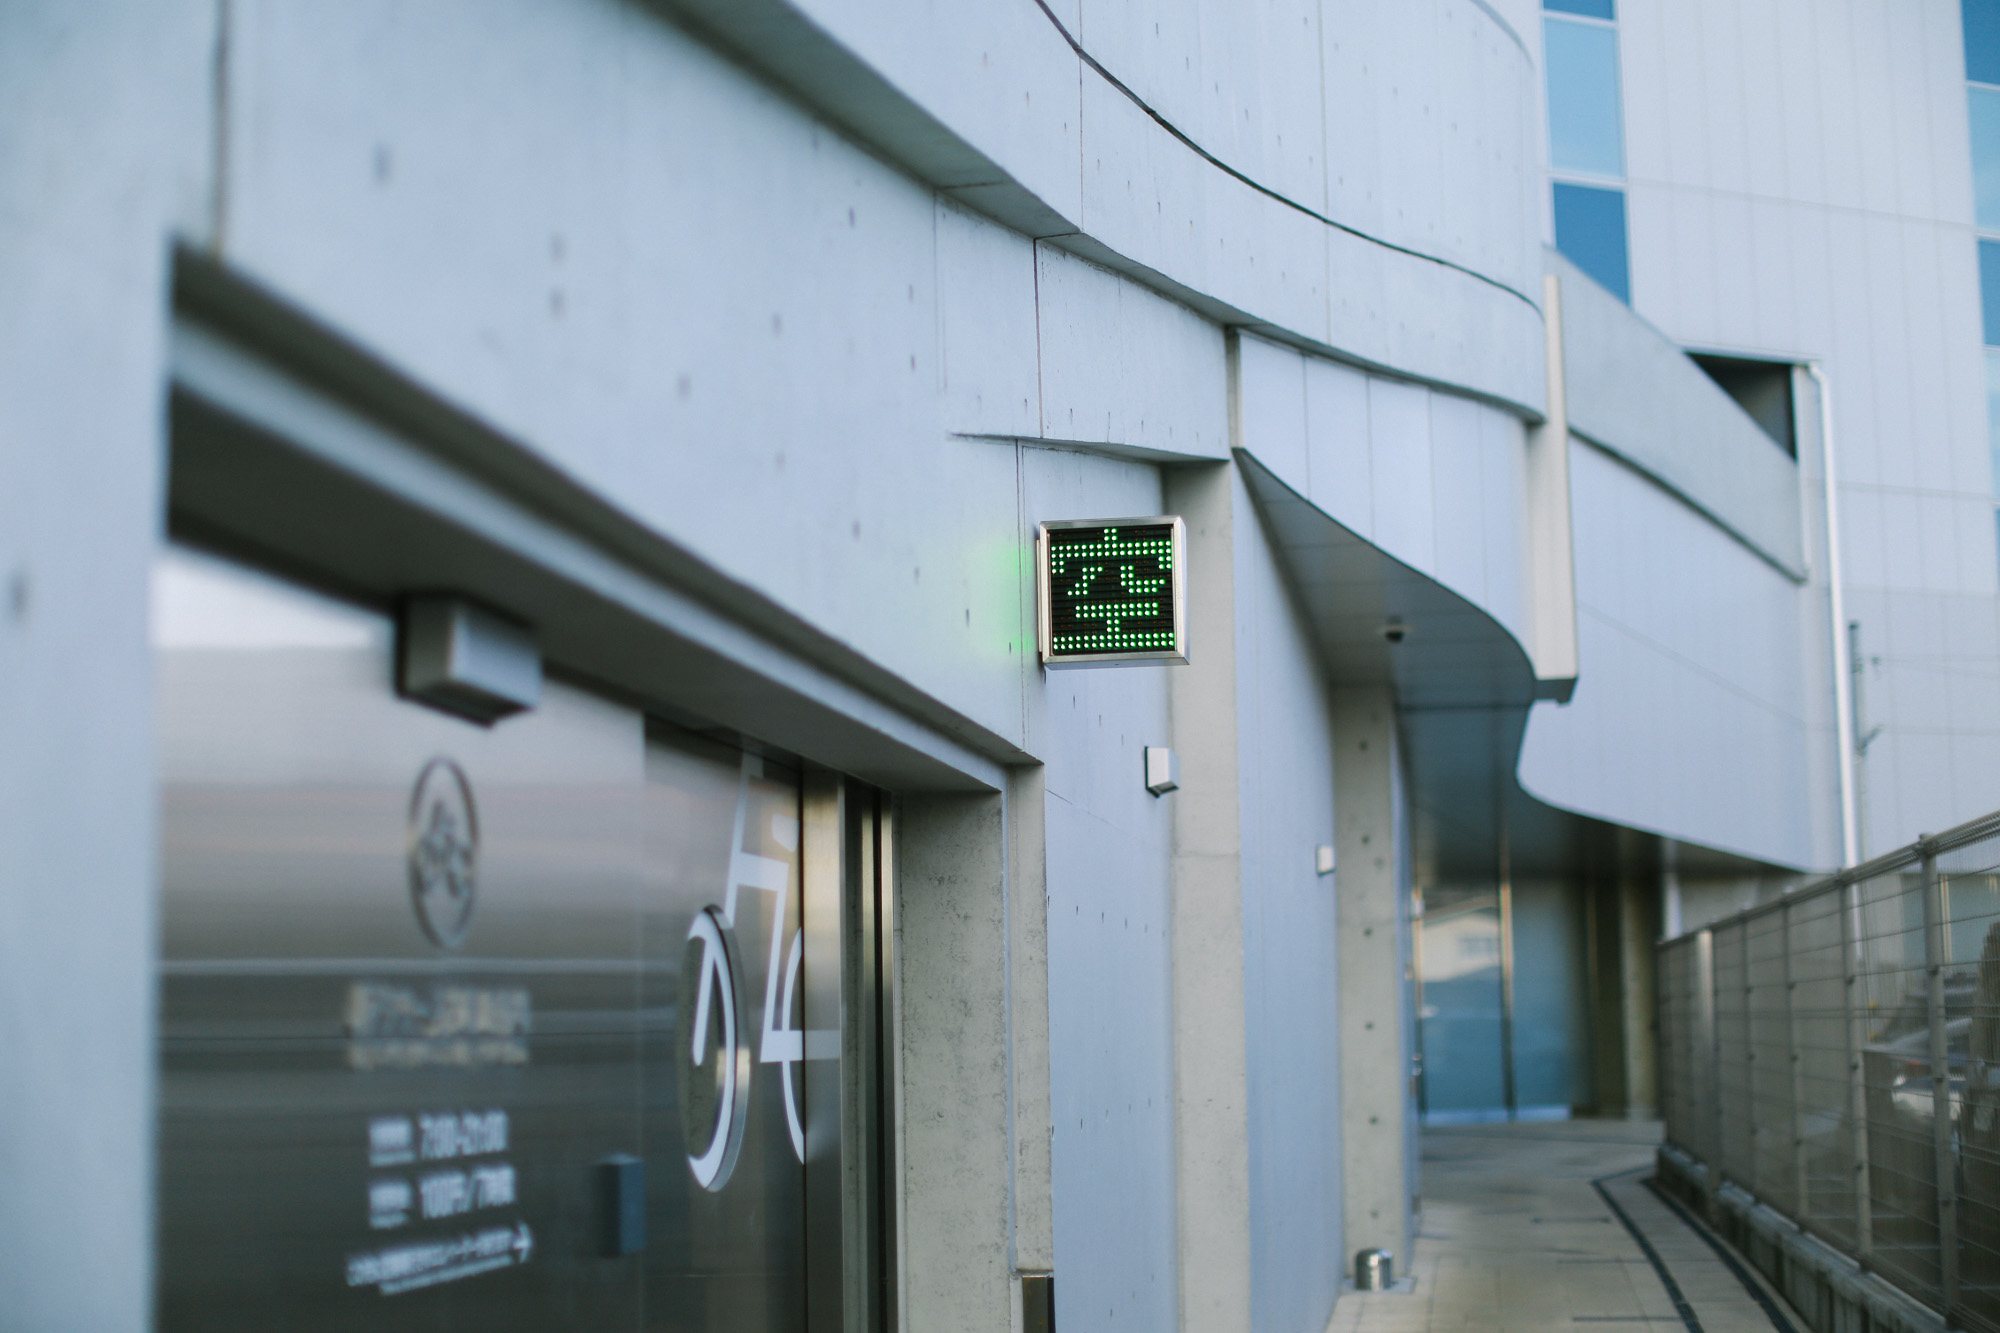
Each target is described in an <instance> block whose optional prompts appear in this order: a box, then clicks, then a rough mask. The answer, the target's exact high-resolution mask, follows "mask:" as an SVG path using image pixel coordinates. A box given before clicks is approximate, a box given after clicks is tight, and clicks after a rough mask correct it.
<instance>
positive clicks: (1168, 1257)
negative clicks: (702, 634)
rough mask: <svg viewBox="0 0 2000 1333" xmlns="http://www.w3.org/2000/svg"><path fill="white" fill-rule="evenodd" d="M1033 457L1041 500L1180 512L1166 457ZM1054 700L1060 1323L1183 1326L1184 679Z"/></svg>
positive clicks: (1067, 691) (1050, 746)
mask: <svg viewBox="0 0 2000 1333" xmlns="http://www.w3.org/2000/svg"><path fill="white" fill-rule="evenodd" d="M1020 461H1021V467H1022V472H1023V497H1024V501H1025V504H1026V507H1027V509H1028V512H1030V513H1035V514H1040V515H1043V516H1046V517H1048V518H1063V517H1087V516H1089V515H1092V514H1114V513H1129V514H1150V513H1156V512H1158V511H1159V510H1160V509H1161V508H1162V507H1163V502H1162V498H1161V494H1160V479H1159V475H1158V471H1157V469H1156V468H1154V467H1153V466H1151V465H1149V464H1144V463H1134V462H1125V461H1117V460H1107V459H1103V458H1097V457H1092V456H1090V455H1086V454H1081V453H1075V452H1070V451H1067V450H1053V449H1043V448H1028V447H1023V448H1021V449H1020ZM1044 707H1045V709H1046V715H1045V719H1044V721H1043V724H1042V727H1041V735H1042V736H1043V737H1045V738H1046V744H1047V748H1046V751H1045V753H1046V756H1047V758H1046V769H1045V774H1046V778H1045V780H1046V783H1047V790H1048V795H1047V812H1048V814H1047V823H1048V843H1047V864H1048V932H1049V961H1048V974H1049V1050H1050V1059H1049V1063H1050V1070H1049V1078H1050V1085H1051V1089H1050V1090H1051V1096H1052V1099H1053V1102H1052V1107H1051V1112H1050V1120H1051V1124H1052V1128H1053V1135H1054V1137H1053V1141H1052V1145H1051V1149H1052V1159H1053V1195H1054V1201H1055V1267H1056V1271H1057V1272H1058V1273H1060V1274H1061V1275H1062V1277H1061V1281H1059V1282H1058V1283H1057V1287H1056V1301H1057V1321H1058V1323H1059V1324H1062V1325H1065V1326H1074V1325H1083V1326H1085V1327H1091V1326H1095V1325H1097V1324H1099V1323H1104V1322H1116V1323H1121V1324H1122V1323H1128V1322H1129V1323H1130V1324H1132V1325H1134V1326H1137V1327H1141V1328H1167V1327H1172V1326H1174V1324H1175V1323H1176V1320H1177V1311H1176V1303H1177V1293H1176V1288H1175V1281H1174V1275H1175V1262H1174V1250H1175V1228H1174V1222H1175V1210H1174V1181H1175V1171H1174V1153H1173V1149H1174V1119H1173V1043H1172V1026H1171V1012H1172V992H1171V985H1172V976H1171V966H1170V964H1171V959H1170V952H1169V929H1168V925H1169V923H1168V917H1169V910H1170V908H1169V903H1168V900H1167V884H1168V876H1167V858H1168V852H1169V844H1168V838H1169V834H1170V829H1171V812H1172V805H1171V802H1173V801H1174V800H1175V799H1176V798H1175V797H1174V796H1173V795H1169V796H1166V797H1159V796H1154V795H1153V794H1151V793H1150V792H1148V791H1147V790H1146V789H1145V785H1144V757H1143V750H1144V748H1145V747H1146V746H1148V745H1164V744H1167V743H1168V730H1167V728H1168V719H1167V681H1166V679H1165V677H1164V674H1163V673H1161V672H1159V671H1066V672H1057V673H1052V674H1051V675H1050V676H1049V678H1048V689H1047V692H1046V698H1045V700H1044ZM1112 1212H1115V1213H1116V1214H1117V1215H1118V1217H1119V1219H1120V1220H1119V1221H1117V1222H1116V1223H1115V1224H1114V1223H1113V1222H1112V1219H1111V1216H1110V1214H1111V1213H1112Z"/></svg>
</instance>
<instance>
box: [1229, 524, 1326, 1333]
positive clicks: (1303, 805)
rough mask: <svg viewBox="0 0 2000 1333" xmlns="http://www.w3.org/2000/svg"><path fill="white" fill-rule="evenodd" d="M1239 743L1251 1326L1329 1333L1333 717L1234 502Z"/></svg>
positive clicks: (1309, 652) (1307, 646) (1256, 537)
mask: <svg viewBox="0 0 2000 1333" xmlns="http://www.w3.org/2000/svg"><path fill="white" fill-rule="evenodd" d="M1236 504H1237V506H1238V511H1239V513H1242V514H1243V515H1244V518H1243V520H1242V521H1240V522H1239V523H1238V525H1237V527H1236V532H1235V536H1236V605H1237V630H1236V671H1237V674H1236V688H1237V699H1238V703H1237V710H1238V711H1237V716H1238V729H1237V738H1238V739H1237V745H1238V752H1239V755H1240V758H1239V760H1238V764H1239V773H1240V774H1241V778H1240V784H1241V785H1240V788H1239V790H1240V792H1241V797H1240V799H1241V801H1242V806H1243V988H1244V1010H1243V1012H1244V1024H1243V1034H1244V1036H1243V1039H1244V1064H1245V1068H1246V1078H1247V1080H1248V1084H1249V1089H1248V1090H1249V1115H1248V1132H1249V1141H1250V1142H1249V1147H1250V1220H1251V1226H1252V1228H1253V1230H1252V1232H1251V1281H1252V1291H1251V1310H1252V1318H1251V1326H1252V1327H1253V1328H1256V1329H1260V1330H1264V1329H1269V1330H1278V1329H1303V1328H1312V1327H1314V1326H1315V1325H1318V1326H1324V1323H1325V1321H1326V1319H1327V1317H1328V1316H1329V1315H1330V1314H1331V1313H1332V1310H1333V1303H1334V1299H1335V1298H1336V1297H1337V1296H1338V1295H1339V1294H1340V1290H1339V1284H1340V1277H1341V1271H1342V1270H1341V1263H1340V1258H1341V1256H1343V1255H1344V1254H1346V1252H1347V1245H1346V1243H1345V1240H1346V1238H1345V1235H1344V1233H1343V1227H1342V1218H1341V1208H1340V1200H1341V1197H1342V1194H1343V1192H1344V1189H1345V1182H1344V1180H1343V1178H1342V1171H1341V1136H1342V1132H1343V1127H1342V1123H1341V1117H1340V1116H1339V1115H1338V1114H1334V1113H1333V1112H1334V1110H1335V1108H1338V1107H1339V1106H1340V1104H1341V1096H1340V1093H1341V1089H1340V1065H1339V1060H1340V1008H1341V991H1340V969H1339V965H1338V956H1337V950H1336V945H1337V939H1336V928H1335V922H1334V890H1335V882H1334V877H1333V876H1331V875H1321V874H1319V873H1318V872H1317V869H1316V861H1315V853H1316V851H1317V849H1318V848H1319V847H1321V846H1329V847H1330V846H1332V845H1333V841H1334V835H1333V817H1334V797H1333V764H1334V756H1333V741H1334V732H1333V718H1332V713H1331V710H1330V708H1329V707H1328V701H1327V697H1326V691H1325V687H1324V685H1323V683H1322V681H1321V679H1320V673H1319V670H1318V667H1317V664H1316V662H1315V658H1314V652H1313V647H1312V644H1311V641H1310V639H1309V638H1308V637H1307V633H1306V630H1305V623H1304V621H1303V619H1302V617H1300V616H1299V615H1298V614H1297V613H1296V611H1295V610H1294V609H1293V602H1292V594H1291V590H1290V589H1289V588H1288V587H1287V585H1286V582H1285V579H1284V576H1283V575H1282V573H1281V572H1280V570H1279V568H1278V565H1277V563H1276V560H1275V558H1274V554H1273V552H1272V551H1271V549H1270V547H1269V546H1268V545H1267V543H1266V541H1265V538H1264V533H1263V531H1262V529H1261V528H1260V526H1259V525H1258V524H1257V522H1256V520H1255V516H1254V513H1252V512H1251V509H1250V501H1249V497H1248V496H1247V495H1246V494H1244V493H1243V492H1242V490H1241V489H1240V487H1239V489H1238V491H1237V494H1236Z"/></svg>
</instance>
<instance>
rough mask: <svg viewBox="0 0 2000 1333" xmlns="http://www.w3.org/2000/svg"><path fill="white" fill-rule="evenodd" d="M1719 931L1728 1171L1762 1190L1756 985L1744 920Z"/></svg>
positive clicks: (1719, 1077)
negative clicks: (1753, 1041)
mask: <svg viewBox="0 0 2000 1333" xmlns="http://www.w3.org/2000/svg"><path fill="white" fill-rule="evenodd" d="M1714 935H1715V1051H1716V1061H1715V1071H1716V1077H1715V1096H1716V1106H1717V1111H1718V1116H1719V1120H1720V1125H1721V1142H1720V1144H1719V1148H1720V1154H1719V1161H1720V1164H1721V1167H1722V1174H1723V1175H1725V1176H1727V1177H1728V1178H1729V1179H1731V1180H1733V1181H1735V1182H1736V1183H1737V1184H1739V1185H1741V1186H1743V1188H1745V1189H1747V1190H1749V1191H1751V1192H1752V1193H1755V1192H1756V1189H1757V1157H1756V1143H1755V1139H1754V1137H1753V1136H1754V1132H1755V1125H1756V1120H1755V1116H1756V1108H1755V1105H1754V1102H1753V1100H1752V1096H1751V1082H1750V1061H1751V1056H1752V1051H1751V1045H1750V1008H1749V999H1750V988H1749V985H1748V982H1747V980H1746V978H1747V975H1748V968H1747V966H1746V958H1745V953H1746V949H1745V944H1746V938H1747V934H1746V932H1745V930H1744V926H1743V922H1741V921H1734V922H1730V923H1729V924H1727V925H1723V926H1718V927H1717V928H1716V930H1715V932H1714Z"/></svg>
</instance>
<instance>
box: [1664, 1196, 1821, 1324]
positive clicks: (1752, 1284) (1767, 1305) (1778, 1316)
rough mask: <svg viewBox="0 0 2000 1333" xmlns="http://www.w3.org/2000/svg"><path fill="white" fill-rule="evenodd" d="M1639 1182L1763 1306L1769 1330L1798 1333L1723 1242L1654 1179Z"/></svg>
mask: <svg viewBox="0 0 2000 1333" xmlns="http://www.w3.org/2000/svg"><path fill="white" fill-rule="evenodd" d="M1640 1183H1641V1184H1643V1185H1644V1186H1645V1187H1646V1188H1647V1189H1648V1190H1650V1191H1652V1194H1653V1197H1654V1198H1656V1199H1658V1200H1659V1201H1660V1202H1661V1203H1663V1204H1665V1205H1666V1206H1667V1208H1668V1210H1669V1211H1671V1212H1672V1213H1673V1215H1674V1216H1675V1217H1678V1218H1679V1219H1680V1220H1681V1221H1682V1222H1683V1223H1685V1224H1686V1226H1687V1229H1688V1230H1689V1231H1692V1232H1694V1234H1695V1235H1697V1236H1699V1237H1701V1239H1702V1243H1703V1244H1705V1245H1707V1246H1708V1248H1709V1249H1711V1250H1714V1251H1715V1257H1716V1258H1718V1259H1720V1260H1722V1265H1723V1267H1725V1268H1727V1269H1728V1270H1729V1271H1730V1272H1731V1273H1733V1274H1735V1275H1736V1280H1737V1281H1738V1282H1741V1283H1742V1284H1743V1289H1744V1290H1745V1291H1747V1292H1749V1293H1750V1298H1751V1299H1752V1300H1754V1301H1756V1302H1757V1304H1758V1305H1759V1306H1761V1307H1763V1310H1764V1314H1765V1315H1766V1316H1767V1317H1768V1318H1769V1319H1770V1321H1771V1327H1772V1328H1775V1329H1776V1330H1777V1331H1778V1333H1799V1330H1798V1327H1797V1325H1795V1324H1793V1323H1792V1321H1791V1320H1790V1319H1788V1318H1786V1316H1785V1312H1784V1311H1783V1310H1780V1309H1779V1308H1778V1306H1777V1302H1775V1301H1773V1300H1772V1299H1771V1297H1770V1296H1769V1294H1768V1293H1766V1292H1765V1290H1764V1288H1763V1286H1762V1285H1761V1284H1760V1283H1759V1282H1758V1281H1757V1280H1756V1279H1755V1278H1753V1277H1752V1276H1751V1275H1750V1272H1749V1270H1748V1269H1746V1268H1744V1267H1743V1264H1742V1262H1741V1261H1740V1260H1738V1259H1737V1257H1736V1256H1735V1255H1734V1254H1731V1253H1730V1252H1729V1247H1728V1246H1726V1245H1724V1244H1723V1243H1722V1240H1721V1238H1720V1237H1718V1236H1717V1235H1716V1234H1715V1233H1714V1232H1712V1231H1710V1230H1709V1229H1708V1228H1707V1227H1705V1226H1703V1225H1702V1224H1701V1220H1700V1219H1699V1218H1697V1217H1696V1216H1695V1215H1694V1214H1693V1213H1690V1212H1689V1211H1688V1210H1687V1209H1685V1208H1683V1207H1682V1206H1681V1205H1680V1202H1679V1201H1678V1200H1676V1199H1674V1198H1671V1197H1670V1196H1669V1195H1668V1194H1667V1192H1666V1191H1665V1190H1663V1189H1661V1188H1660V1185H1659V1182H1658V1181H1656V1180H1655V1179H1653V1177H1651V1176H1647V1177H1646V1178H1645V1180H1643V1181H1641V1182H1640Z"/></svg>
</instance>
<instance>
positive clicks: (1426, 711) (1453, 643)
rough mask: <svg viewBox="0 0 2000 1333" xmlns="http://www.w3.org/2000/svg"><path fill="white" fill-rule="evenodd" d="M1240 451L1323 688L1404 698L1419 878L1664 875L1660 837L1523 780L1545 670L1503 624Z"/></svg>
mask: <svg viewBox="0 0 2000 1333" xmlns="http://www.w3.org/2000/svg"><path fill="white" fill-rule="evenodd" d="M1236 460H1237V463H1238V465H1239V467H1240V468H1241V469H1242V473H1243V480H1244V485H1245V488H1246V489H1247V490H1248V492H1249V494H1250V497H1251V500H1252V502H1253V503H1254V504H1255V505H1256V507H1257V510H1258V514H1259V516H1260V518H1261V519H1262V522H1263V524H1264V529H1265V533H1266V535H1267V537H1268V539H1269V540H1270V542H1271V545H1272V546H1273V547H1274V548H1275V549H1276V551H1277V553H1278V559H1279V563H1280V564H1281V565H1282V566H1283V567H1284V569H1285V571H1286V573H1287V575H1288V577H1289V578H1290V579H1291V581H1292V584H1293V588H1294V590H1295V592H1296V594H1297V597H1298V604H1299V609H1300V611H1301V613H1302V615H1303V618H1304V619H1305V621H1306V623H1307V625H1308V626H1309V627H1310V630H1311V633H1312V635H1313V638H1314V640H1315V642H1316V644H1317V646H1318V648H1319V652H1320V655H1321V660H1322V663H1323V665H1324V668H1325V672H1326V678H1327V681H1328V683H1329V685H1331V686H1332V687H1333V688H1336V689H1338V688H1342V687H1346V686H1368V685H1379V686H1386V687H1388V688H1389V689H1390V690H1391V691H1393V693H1394V697H1395V700H1396V711H1397V716H1398V719H1399V722H1400V727H1401V734H1402V742H1403V746H1404V758H1405V766H1406V770H1407V773H1408V791H1409V796H1410V807H1411V821H1410V824H1411V842H1412V870H1413V873H1414V875H1415V876H1416V878H1417V880H1418V882H1420V883H1423V882H1432V883H1434V882H1437V881H1440V880H1491V879H1495V878H1497V877H1498V876H1500V875H1502V874H1511V875H1515V876H1525V875H1532V876H1542V877H1549V878H1570V877H1585V876H1592V875H1610V874H1619V873H1653V872H1655V871H1656V870H1657V868H1658V866H1659V864H1660V861H1661V847H1662V842H1663V839H1662V838H1661V837H1660V836H1659V835H1656V834H1653V833H1650V832H1646V831H1642V830H1635V829H1630V828H1626V827H1623V826H1620V825H1618V824H1614V823H1610V822H1607V821H1605V820H1601V819H1595V818H1592V817H1590V816H1587V815H1582V814H1577V813H1575V812H1572V811H1569V810H1565V809H1561V808H1559V807H1557V806H1553V805H1550V804H1548V803H1546V802H1544V801H1542V800H1539V799H1537V798H1536V797H1534V796H1532V795H1530V794H1529V793H1528V792H1527V791H1526V790H1524V789H1523V788H1522V786H1521V784H1520V781H1519V780H1518V778H1517V776H1516V768H1517V765H1518V763H1519V759H1520V754H1521V743H1522V738H1523V735H1524V733H1525V731H1526V728H1527V722H1528V713H1529V710H1530V709H1531V708H1532V707H1533V706H1534V704H1535V702H1536V696H1535V688H1536V683H1535V672H1534V668H1533V665H1532V663H1531V662H1530V660H1529V657H1528V653H1527V650H1526V649H1525V648H1524V647H1523V646H1522V644H1521V642H1520V641H1519V640H1518V639H1516V638H1515V637H1514V635H1513V634H1512V633H1510V632H1509V631H1508V630H1507V628H1506V627H1505V626H1504V625H1502V624H1501V623H1500V622H1499V621H1498V620H1496V619H1495V618H1494V617H1493V616H1492V615H1490V614H1488V613H1487V612H1486V611H1485V610H1483V609H1482V608H1480V607H1479V606H1478V605H1477V604H1476V603H1474V602H1472V601H1470V600H1468V599H1467V598H1465V597H1463V596H1461V595H1460V594H1458V593H1456V592H1454V591H1452V590H1451V589H1450V588H1448V587H1446V586H1445V585H1443V584H1442V583H1440V582H1438V581H1437V580H1436V579H1433V578H1431V577H1430V576H1429V575H1427V574H1425V573H1423V572H1422V571H1420V570H1417V569H1414V568H1412V567H1411V566H1409V565H1407V564H1405V563H1403V562H1402V561H1399V560H1397V559H1396V558H1395V557H1394V556H1391V555H1389V554H1388V553H1387V552H1385V551H1383V550H1382V549H1380V548H1379V547H1377V546H1375V545H1374V544H1372V543H1371V542H1369V541H1367V540H1366V539H1365V538H1363V537H1361V536H1360V535H1358V534H1357V533H1355V532H1354V531H1353V530H1352V529H1350V528H1348V527H1346V526H1345V525H1343V524H1341V523H1340V522H1339V521H1337V520H1335V519H1334V518H1332V517H1331V516H1329V515H1328V514H1327V513H1326V512H1325V511H1324V510H1322V509H1320V508H1319V507H1318V506H1317V505H1315V504H1314V503H1313V502H1312V501H1311V500H1309V499H1307V498H1306V497H1304V496H1302V495H1300V494H1299V493H1298V492H1297V491H1295V490H1293V489H1292V488H1291V487H1290V486H1288V485H1286V483H1285V482H1284V481H1283V480H1281V479H1280V478H1279V476H1278V475H1277V473H1276V472H1274V471H1273V470H1272V469H1271V468H1269V467H1267V466H1266V465H1265V464H1264V463H1263V462H1261V461H1260V460H1259V459H1258V458H1257V457H1256V456H1255V455H1254V454H1252V453H1250V452H1249V451H1247V450H1242V449H1239V450H1237V451H1236ZM1391 623H1395V624H1399V625H1401V626H1402V627H1403V628H1404V633H1403V635H1402V637H1401V640H1400V641H1399V642H1391V640H1390V638H1389V637H1388V636H1387V635H1385V634H1384V632H1383V630H1384V627H1385V626H1387V625H1389V624H1391ZM1552 706H1553V705H1550V704H1544V707H1552ZM1677 857H1678V864H1679V865H1680V866H1681V867H1682V868H1683V869H1684V870H1687V871H1690V872H1697V873H1700V872H1707V873H1715V874H1746V875H1755V874H1764V873H1771V872H1774V871H1780V870H1781V869H1782V868H1781V867H1776V866H1771V865H1767V864H1766V863H1763V862H1760V861H1755V860H1752V859H1748V858H1745V857H1741V856H1737V855H1734V854H1731V853H1728V852H1724V851H1720V850H1716V849H1710V848H1703V847H1700V846H1698V845H1693V844H1687V843H1679V844H1678V846H1677Z"/></svg>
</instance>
